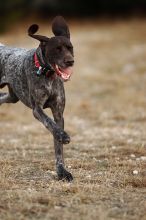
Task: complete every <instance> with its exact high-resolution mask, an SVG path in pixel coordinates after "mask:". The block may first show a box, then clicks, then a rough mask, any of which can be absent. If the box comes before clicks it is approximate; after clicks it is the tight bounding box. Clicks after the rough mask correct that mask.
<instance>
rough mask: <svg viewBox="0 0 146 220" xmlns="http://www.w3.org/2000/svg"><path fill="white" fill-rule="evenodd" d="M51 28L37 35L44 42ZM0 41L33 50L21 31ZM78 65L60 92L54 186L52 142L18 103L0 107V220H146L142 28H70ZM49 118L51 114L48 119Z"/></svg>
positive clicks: (140, 24)
mask: <svg viewBox="0 0 146 220" xmlns="http://www.w3.org/2000/svg"><path fill="white" fill-rule="evenodd" d="M48 29H49V27H48V26H44V27H42V32H43V33H45V34H47V32H48ZM16 30H17V39H16V33H15V34H14V33H13V32H10V33H8V34H6V35H4V36H1V37H0V41H1V42H2V43H7V44H9V45H16V46H21V47H27V48H31V47H34V46H36V45H37V42H35V43H34V40H31V39H29V38H27V36H26V35H25V27H24V28H22V29H21V31H19V30H18V29H17V27H16ZM71 30H72V36H73V37H72V41H73V44H74V46H75V55H76V56H75V57H76V65H75V70H74V75H73V77H72V80H71V81H70V82H68V83H66V84H65V87H66V96H67V104H66V110H65V127H66V130H67V131H68V132H69V133H70V135H71V138H72V142H71V144H69V145H66V146H65V147H64V152H65V158H66V166H67V167H68V169H69V170H70V171H71V172H72V173H73V175H74V181H73V182H72V183H66V182H62V181H57V179H56V173H55V165H54V149H53V142H52V137H51V135H50V134H49V133H48V132H47V130H46V129H45V128H44V127H43V126H42V125H41V124H39V122H37V121H36V120H35V119H34V118H33V116H32V113H31V110H29V109H27V108H26V107H25V106H24V105H22V104H21V103H18V104H15V105H6V104H5V105H3V106H1V107H0V219H2V220H16V219H20V220H21V219H22V220H26V219H32V220H33V219H34V220H36V219H43V220H45V219H46V220H47V219H51V220H59V219H64V220H66V219H70V220H74V219H79V220H88V219H92V220H94V219H96V220H107V219H113V220H114V219H126V220H145V219H146V21H143V20H132V21H127V22H126V21H125V22H122V21H120V22H108V23H102V22H101V23H99V22H94V23H93V22H92V25H91V24H90V23H89V22H81V23H80V24H76V23H72V26H71ZM48 114H50V112H49V111H48Z"/></svg>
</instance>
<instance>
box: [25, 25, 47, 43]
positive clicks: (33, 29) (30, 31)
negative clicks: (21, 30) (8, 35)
mask: <svg viewBox="0 0 146 220" xmlns="http://www.w3.org/2000/svg"><path fill="white" fill-rule="evenodd" d="M38 29H39V26H38V25H37V24H32V25H31V26H30V27H29V28H28V35H29V36H30V37H32V38H35V39H37V40H39V41H41V42H46V41H48V40H49V38H48V37H45V36H42V35H36V34H35V33H36V32H37V31H38Z"/></svg>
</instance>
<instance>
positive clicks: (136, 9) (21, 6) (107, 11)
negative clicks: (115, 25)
mask: <svg viewBox="0 0 146 220" xmlns="http://www.w3.org/2000/svg"><path fill="white" fill-rule="evenodd" d="M56 14H62V15H64V16H68V17H71V18H75V19H77V18H80V17H82V18H91V17H108V18H117V17H123V18H127V17H129V16H140V17H142V16H145V15H146V0H128V1H127V0H90V1H88V0H87V1H86V2H85V1H84V0H70V1H68V0H31V1H29V0H5V1H0V31H1V32H3V31H5V30H6V28H7V27H8V26H9V25H12V24H13V23H15V22H17V21H20V20H21V21H24V20H26V19H30V18H32V17H33V18H34V17H35V18H38V19H45V20H46V19H47V18H50V17H51V16H54V15H56Z"/></svg>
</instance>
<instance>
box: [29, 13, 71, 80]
mask: <svg viewBox="0 0 146 220" xmlns="http://www.w3.org/2000/svg"><path fill="white" fill-rule="evenodd" d="M38 29H39V26H38V25H37V24H33V25H31V26H30V27H29V29H28V35H29V36H31V37H32V38H35V39H37V40H39V41H40V46H39V47H40V48H41V51H42V55H43V57H44V60H45V62H47V63H48V64H51V65H52V67H53V68H54V70H55V72H56V73H57V74H58V75H60V76H61V78H62V79H63V80H65V81H66V80H68V79H69V78H70V76H71V74H72V70H73V64H74V54H73V46H72V44H71V42H70V31H69V27H68V25H67V24H66V22H65V20H64V18H63V17H61V16H57V17H55V18H54V20H53V22H52V31H53V33H54V35H55V36H54V37H51V38H48V37H46V36H42V35H36V34H35V33H36V32H37V31H38Z"/></svg>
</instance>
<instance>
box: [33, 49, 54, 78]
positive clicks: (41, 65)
mask: <svg viewBox="0 0 146 220" xmlns="http://www.w3.org/2000/svg"><path fill="white" fill-rule="evenodd" d="M34 61H35V66H36V68H38V69H37V71H36V73H37V75H38V76H39V75H42V74H43V75H46V76H47V77H49V76H52V75H53V74H54V73H55V71H54V69H53V67H52V65H51V64H49V63H48V62H46V59H45V56H44V54H43V51H42V49H41V47H40V46H39V47H38V48H37V49H36V52H35V54H34Z"/></svg>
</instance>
